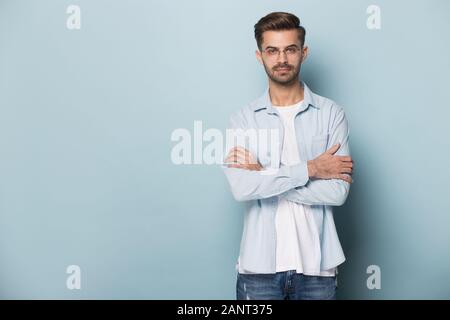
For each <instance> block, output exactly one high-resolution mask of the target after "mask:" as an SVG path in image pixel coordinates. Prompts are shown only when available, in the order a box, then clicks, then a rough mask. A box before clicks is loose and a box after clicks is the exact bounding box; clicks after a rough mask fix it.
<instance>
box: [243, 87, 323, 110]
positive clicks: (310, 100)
mask: <svg viewBox="0 0 450 320" xmlns="http://www.w3.org/2000/svg"><path fill="white" fill-rule="evenodd" d="M302 84H303V104H302V106H301V108H300V110H299V112H300V111H303V110H306V109H307V108H308V107H309V106H312V107H314V108H316V109H320V107H319V105H318V104H317V102H316V101H315V99H314V97H313V93H312V91H311V90H310V89H309V88H308V86H307V85H306V83H305V82H303V81H302ZM251 107H252V110H253V111H255V112H256V111H259V110H262V109H267V113H277V110H276V109H275V108H274V107H273V105H272V101H271V100H270V94H269V87H267V88H266V90H265V91H264V94H263V95H262V96H261V97H259V98H258V99H257V100H256V101H255V102H254V103H253V104H252V105H251Z"/></svg>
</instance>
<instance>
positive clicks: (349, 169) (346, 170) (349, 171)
mask: <svg viewBox="0 0 450 320" xmlns="http://www.w3.org/2000/svg"><path fill="white" fill-rule="evenodd" d="M341 173H349V174H352V173H353V170H352V168H342V169H341Z"/></svg>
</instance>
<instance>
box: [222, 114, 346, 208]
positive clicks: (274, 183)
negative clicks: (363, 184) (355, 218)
mask: <svg viewBox="0 0 450 320" xmlns="http://www.w3.org/2000/svg"><path fill="white" fill-rule="evenodd" d="M230 127H231V128H232V129H245V125H244V123H243V121H242V119H241V118H239V117H236V116H234V117H233V116H232V117H231V119H230ZM329 134H330V139H329V145H333V146H334V145H336V144H339V145H340V147H339V149H338V150H337V151H335V153H334V152H333V153H334V154H335V156H337V157H342V158H346V159H347V158H349V156H350V152H349V145H348V138H349V128H348V123H347V120H346V118H345V114H344V111H343V110H342V109H340V110H339V111H338V112H336V116H335V118H334V120H333V123H332V126H331V129H330V132H329ZM244 152H245V151H244ZM236 153H237V151H236V149H234V150H231V151H230V153H229V154H228V156H227V158H226V160H225V162H226V163H228V164H226V165H225V166H223V170H224V172H225V175H226V177H227V180H228V182H229V184H230V187H231V191H232V194H233V196H234V198H235V199H236V200H237V201H248V200H256V199H264V198H269V197H273V196H280V197H284V198H286V199H287V200H290V201H293V202H297V203H302V204H307V205H330V206H340V205H342V204H344V202H345V200H346V199H347V196H348V193H349V190H350V182H349V181H351V179H349V178H347V177H345V179H344V178H329V179H326V178H317V176H316V174H317V173H316V170H315V169H316V168H315V167H314V166H313V165H312V163H311V161H304V162H300V163H298V164H295V165H291V166H281V167H280V168H279V169H278V170H277V171H275V172H266V170H265V169H264V168H262V167H258V165H259V164H255V163H254V162H253V161H252V159H248V158H246V161H248V163H243V162H242V161H240V162H239V163H238V162H230V158H233V157H234V158H235V159H236V156H237V154H236ZM350 161H351V162H352V160H351V158H350ZM352 167H353V166H352ZM348 172H349V173H350V174H351V172H352V171H351V170H350V171H348ZM319 176H320V175H319Z"/></svg>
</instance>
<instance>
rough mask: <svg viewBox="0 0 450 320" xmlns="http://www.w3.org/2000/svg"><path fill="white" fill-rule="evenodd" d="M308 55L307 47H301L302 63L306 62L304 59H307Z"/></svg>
mask: <svg viewBox="0 0 450 320" xmlns="http://www.w3.org/2000/svg"><path fill="white" fill-rule="evenodd" d="M308 54H309V48H308V47H307V46H304V47H303V52H302V63H303V62H304V61H305V60H306V58H307V57H308Z"/></svg>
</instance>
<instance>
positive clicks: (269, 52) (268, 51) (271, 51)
mask: <svg viewBox="0 0 450 320" xmlns="http://www.w3.org/2000/svg"><path fill="white" fill-rule="evenodd" d="M277 51H278V50H277V49H269V50H267V53H268V54H270V55H272V54H275V53H277Z"/></svg>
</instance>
